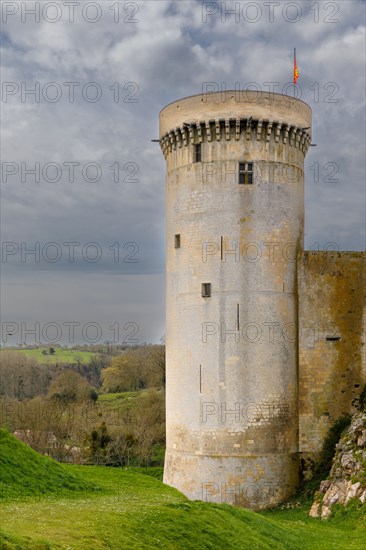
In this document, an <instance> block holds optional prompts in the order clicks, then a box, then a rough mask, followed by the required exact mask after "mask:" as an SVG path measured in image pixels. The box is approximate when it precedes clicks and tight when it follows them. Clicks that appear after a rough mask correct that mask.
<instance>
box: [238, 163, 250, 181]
mask: <svg viewBox="0 0 366 550" xmlns="http://www.w3.org/2000/svg"><path fill="white" fill-rule="evenodd" d="M239 183H240V184H251V183H253V163H252V162H239Z"/></svg>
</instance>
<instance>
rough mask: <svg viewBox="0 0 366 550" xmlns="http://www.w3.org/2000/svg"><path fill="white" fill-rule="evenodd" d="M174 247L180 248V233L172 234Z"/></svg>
mask: <svg viewBox="0 0 366 550" xmlns="http://www.w3.org/2000/svg"><path fill="white" fill-rule="evenodd" d="M174 248H180V234H179V233H178V234H177V235H174Z"/></svg>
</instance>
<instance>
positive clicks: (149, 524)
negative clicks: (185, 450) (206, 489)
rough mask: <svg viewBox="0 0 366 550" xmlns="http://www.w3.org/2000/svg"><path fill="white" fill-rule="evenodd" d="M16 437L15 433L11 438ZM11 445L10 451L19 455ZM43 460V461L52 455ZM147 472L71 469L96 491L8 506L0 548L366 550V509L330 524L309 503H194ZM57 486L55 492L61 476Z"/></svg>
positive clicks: (341, 512) (339, 514)
mask: <svg viewBox="0 0 366 550" xmlns="http://www.w3.org/2000/svg"><path fill="white" fill-rule="evenodd" d="M11 438H12V436H10V435H9V434H8V435H7V436H6V437H5V440H6V441H8V440H10V439H11ZM7 445H8V450H7V451H6V452H4V454H9V453H12V449H13V448H12V447H11V446H9V443H7ZM17 449H18V447H17ZM17 449H15V450H17ZM18 451H19V449H18ZM23 451H24V449H23ZM15 454H17V453H15ZM35 454H37V453H35ZM32 456H33V455H32ZM10 458H11V457H10ZM39 458H40V459H41V460H42V463H43V460H44V457H39ZM51 462H52V461H51ZM43 464H44V463H43ZM53 466H58V467H59V466H60V465H58V464H55V463H53ZM155 470H156V471H155ZM142 471H143V469H139V470H138V471H137V470H135V469H131V468H128V469H123V468H107V467H97V466H71V465H69V466H63V467H62V472H63V474H65V475H66V473H67V475H68V476H70V478H68V479H71V478H72V479H77V480H83V483H84V484H86V486H88V487H91V489H90V491H89V490H88V489H87V490H85V491H84V492H80V493H78V492H77V491H75V492H70V493H69V494H68V495H66V494H64V495H62V496H59V497H58V498H56V497H55V493H54V492H52V491H50V492H49V493H48V494H44V495H41V496H39V497H38V498H33V499H30V498H29V499H24V500H19V499H18V500H12V499H11V498H9V499H7V500H5V501H3V503H2V505H1V516H2V520H1V525H2V529H3V532H2V535H0V546H1V544H2V546H1V547H2V548H7V549H9V550H10V549H11V550H14V549H16V548H17V549H37V548H39V549H46V548H47V549H52V550H53V549H65V550H66V549H68V550H77V549H83V550H84V549H86V548H87V549H92V550H93V549H96V550H97V549H111V550H119V549H123V550H124V549H131V550H134V549H135V550H137V549H145V550H146V549H155V548H163V549H171V550H201V549H202V550H203V549H212V550H213V549H225V550H226V549H227V550H231V549H233V550H234V549H235V550H241V549H248V550H266V549H268V550H269V549H277V550H300V549H301V550H317V549H319V550H320V549H322V550H337V549H339V550H356V549H357V550H360V549H361V548H363V546H364V542H365V537H366V529H365V515H366V507H365V506H358V505H356V503H351V504H350V505H349V506H348V507H347V508H346V509H343V508H340V507H338V508H337V509H336V511H335V514H334V517H333V518H330V519H329V520H328V521H321V520H318V519H312V518H309V517H308V510H309V506H308V505H302V506H301V507H300V508H295V509H288V510H287V509H286V510H281V509H280V508H277V509H275V510H271V511H267V512H263V513H255V512H252V511H250V510H245V509H239V508H234V507H232V506H228V505H225V504H208V503H203V502H190V501H188V500H187V499H186V498H185V497H184V496H183V495H182V494H181V493H179V492H178V491H176V490H175V489H173V488H171V487H168V486H166V485H163V484H162V483H161V482H160V481H159V480H158V479H155V478H154V477H153V476H155V475H157V469H148V470H147V473H148V474H149V475H144V474H143V473H141V472H142ZM6 475H7V476H8V475H9V471H8V473H7V474H6ZM42 475H46V469H45V471H44V472H42V471H41V462H36V463H35V466H34V475H33V473H31V472H29V470H28V477H32V476H33V478H34V479H36V478H37V479H38V480H39V482H41V478H42ZM23 482H24V480H23ZM49 486H50V487H55V484H54V481H53V479H52V480H51V482H50V485H49ZM95 487H99V488H100V490H99V492H96V491H95V490H93V489H94V488H95ZM1 537H2V538H1Z"/></svg>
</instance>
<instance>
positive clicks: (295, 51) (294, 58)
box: [294, 48, 296, 97]
mask: <svg viewBox="0 0 366 550" xmlns="http://www.w3.org/2000/svg"><path fill="white" fill-rule="evenodd" d="M295 66H296V48H294V97H295V86H296V82H295Z"/></svg>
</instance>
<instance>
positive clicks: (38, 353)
mask: <svg viewBox="0 0 366 550" xmlns="http://www.w3.org/2000/svg"><path fill="white" fill-rule="evenodd" d="M44 349H45V350H46V351H48V350H49V348H48V347H45V348H38V349H14V348H11V349H9V348H6V349H4V351H7V352H9V351H13V352H14V353H21V354H22V355H26V356H27V357H30V358H33V359H36V361H37V362H38V363H40V364H42V365H49V364H55V363H58V364H69V363H70V364H71V363H77V362H78V361H80V363H82V364H84V365H86V364H88V363H90V360H91V358H92V357H93V356H94V355H96V354H95V353H94V352H91V351H78V350H73V349H63V348H54V349H55V352H56V353H55V354H54V355H44V354H43V353H42V350H44ZM1 351H3V350H1ZM1 351H0V353H1Z"/></svg>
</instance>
